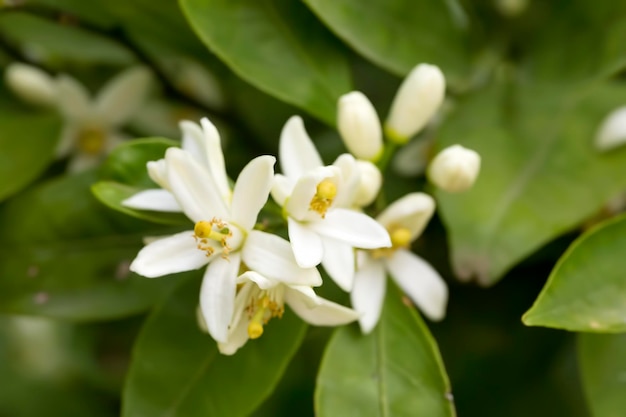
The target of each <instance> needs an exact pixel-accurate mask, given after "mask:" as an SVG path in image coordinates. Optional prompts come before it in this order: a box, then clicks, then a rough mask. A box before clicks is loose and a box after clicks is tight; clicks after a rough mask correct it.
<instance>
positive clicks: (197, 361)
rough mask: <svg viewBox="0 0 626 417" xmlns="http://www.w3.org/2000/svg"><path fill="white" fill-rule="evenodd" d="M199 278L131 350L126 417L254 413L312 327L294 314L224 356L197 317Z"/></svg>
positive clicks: (160, 311) (153, 319)
mask: <svg viewBox="0 0 626 417" xmlns="http://www.w3.org/2000/svg"><path fill="white" fill-rule="evenodd" d="M199 291H200V289H199V282H198V280H189V281H186V282H184V283H183V284H182V285H181V286H180V287H179V288H178V289H177V290H176V292H175V293H174V294H173V295H172V297H171V298H170V299H168V300H167V302H165V303H164V304H163V305H162V306H161V307H160V308H157V309H156V310H155V311H154V312H153V313H152V315H151V316H150V317H149V318H148V320H147V321H146V323H145V325H144V327H143V330H142V332H141V334H140V335H139V338H138V340H137V342H136V344H135V347H134V350H133V359H132V364H131V368H130V371H129V373H128V376H127V379H126V385H125V387H124V394H123V407H122V416H124V417H165V416H168V417H177V416H180V417H195V416H203V417H204V416H212V415H214V416H228V417H238V416H247V415H248V414H250V413H251V412H252V411H253V410H254V409H255V408H256V407H257V406H258V405H259V404H260V403H261V402H262V401H263V400H264V399H265V398H266V397H267V396H268V395H269V394H270V393H271V392H272V391H273V390H274V387H275V386H276V384H277V383H278V381H279V379H280V377H281V376H282V374H283V372H284V371H285V368H286V367H287V364H288V363H289V361H290V360H291V357H292V356H293V355H294V354H295V352H296V350H297V349H298V346H299V345H300V343H301V342H302V339H303V337H304V334H305V330H306V325H305V324H304V323H303V322H302V321H301V320H300V318H298V317H297V316H296V315H295V314H293V313H292V312H291V311H286V312H285V315H284V316H283V318H282V319H280V320H279V319H273V320H272V321H271V322H270V323H269V324H268V325H267V326H266V329H265V330H266V331H265V332H264V333H263V336H262V337H261V338H260V339H258V340H253V341H248V343H247V344H246V346H244V347H243V348H242V349H240V350H239V351H238V352H237V353H236V354H235V355H233V356H224V355H221V354H220V353H218V350H217V345H216V343H215V342H214V341H213V339H211V337H210V336H209V335H208V334H205V333H203V332H201V331H200V329H199V328H198V323H197V318H196V308H197V305H198V297H199Z"/></svg>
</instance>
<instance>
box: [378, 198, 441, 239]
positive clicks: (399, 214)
mask: <svg viewBox="0 0 626 417" xmlns="http://www.w3.org/2000/svg"><path fill="white" fill-rule="evenodd" d="M433 213H435V200H433V198H432V197H431V196H429V195H428V194H425V193H420V192H416V193H410V194H407V195H405V196H404V197H402V198H399V199H398V200H396V201H394V202H393V203H391V204H390V205H389V206H388V207H387V208H386V209H385V210H383V212H382V213H380V214H379V215H378V217H377V218H376V220H378V223H380V224H382V225H383V226H384V227H387V228H391V227H398V226H400V227H406V228H407V229H409V231H410V232H411V241H413V240H415V239H416V238H417V237H418V236H419V235H421V234H422V232H423V231H424V228H425V227H426V225H427V224H428V222H429V221H430V219H431V218H432V217H433Z"/></svg>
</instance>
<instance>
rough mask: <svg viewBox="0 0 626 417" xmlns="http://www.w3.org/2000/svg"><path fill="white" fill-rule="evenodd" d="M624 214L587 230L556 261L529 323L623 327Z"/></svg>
mask: <svg viewBox="0 0 626 417" xmlns="http://www.w3.org/2000/svg"><path fill="white" fill-rule="evenodd" d="M625 247H626V216H621V217H619V218H616V219H612V220H610V221H607V222H605V223H603V224H602V225H600V226H599V227H597V228H595V229H593V230H591V231H589V232H587V233H585V234H584V235H583V236H581V237H580V238H579V239H578V240H577V241H576V242H574V243H573V244H572V246H571V247H570V248H569V249H568V250H567V252H566V253H565V255H563V256H562V257H561V259H559V262H558V263H557V264H556V266H555V267H554V270H553V271H552V273H551V274H550V278H549V279H548V282H547V283H546V285H545V287H544V288H543V290H542V291H541V294H539V297H537V300H536V301H535V304H534V305H533V306H532V308H531V309H530V310H528V311H527V312H526V314H524V318H523V321H524V324H526V325H528V326H546V327H556V328H559V329H567V330H573V331H582V332H586V331H588V332H602V333H604V332H624V331H626V320H624V318H625V317H626V279H624V271H625V270H626V258H625V257H624V256H623V254H624V248H625Z"/></svg>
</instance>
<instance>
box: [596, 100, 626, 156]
mask: <svg viewBox="0 0 626 417" xmlns="http://www.w3.org/2000/svg"><path fill="white" fill-rule="evenodd" d="M625 143H626V106H624V107H620V108H618V109H615V110H613V111H612V112H611V113H610V114H609V115H608V116H607V117H606V118H605V119H604V120H603V121H602V123H601V124H600V128H599V129H598V132H597V133H596V139H595V147H596V149H597V150H598V151H601V152H603V151H608V150H611V149H613V148H616V147H618V146H620V145H623V144H625Z"/></svg>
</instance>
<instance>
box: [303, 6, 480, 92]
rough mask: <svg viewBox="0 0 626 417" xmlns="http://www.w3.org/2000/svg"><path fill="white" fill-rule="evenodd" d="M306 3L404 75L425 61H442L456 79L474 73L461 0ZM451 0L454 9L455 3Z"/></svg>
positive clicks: (345, 36)
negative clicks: (457, 0)
mask: <svg viewBox="0 0 626 417" xmlns="http://www.w3.org/2000/svg"><path fill="white" fill-rule="evenodd" d="M305 3H306V4H308V5H309V7H310V8H311V9H312V10H313V11H314V12H315V13H316V14H317V15H318V16H319V17H320V18H321V19H322V20H323V21H324V22H325V23H326V24H327V25H328V26H329V27H330V28H331V29H332V30H333V32H335V33H336V34H337V35H338V36H339V37H341V38H342V39H343V40H344V41H346V42H347V43H348V44H349V45H350V46H352V47H353V48H354V49H355V50H356V51H357V52H359V53H360V54H362V55H363V56H365V57H366V58H368V59H369V60H371V61H372V62H374V63H376V64H377V65H379V66H381V67H383V68H385V69H387V70H388V71H391V72H393V73H395V74H397V75H399V76H404V75H406V74H407V73H408V72H409V71H410V70H411V69H412V68H413V67H414V66H415V65H417V64H419V63H422V62H427V63H430V64H436V65H438V66H439V67H440V68H441V69H442V71H443V72H444V74H445V75H446V77H447V78H449V79H451V80H453V82H454V81H455V80H458V79H459V78H461V77H463V76H467V75H468V70H469V65H468V62H469V60H468V53H467V45H466V44H467V33H466V32H465V30H464V26H465V17H464V16H463V15H462V11H461V10H460V8H459V6H458V4H457V3H456V1H452V2H446V1H442V0H421V1H412V0H374V1H371V0H370V1H368V2H365V3H364V2H363V1H359V0H305ZM451 3H453V5H454V6H455V8H454V9H451V8H449V4H451ZM453 11H457V12H459V11H460V12H461V14H454V13H453Z"/></svg>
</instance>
